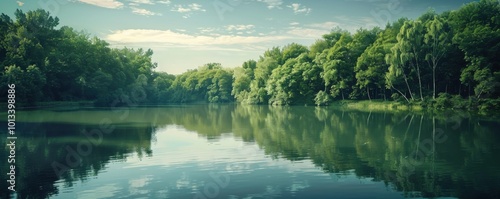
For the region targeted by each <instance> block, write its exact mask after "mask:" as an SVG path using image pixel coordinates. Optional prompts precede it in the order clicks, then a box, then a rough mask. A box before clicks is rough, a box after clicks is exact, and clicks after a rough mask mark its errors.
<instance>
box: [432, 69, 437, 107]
mask: <svg viewBox="0 0 500 199" xmlns="http://www.w3.org/2000/svg"><path fill="white" fill-rule="evenodd" d="M432 86H433V91H432V99H436V65H434V66H432Z"/></svg>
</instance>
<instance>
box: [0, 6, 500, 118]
mask: <svg viewBox="0 0 500 199" xmlns="http://www.w3.org/2000/svg"><path fill="white" fill-rule="evenodd" d="M499 13H500V3H499V2H498V1H495V0H481V1H479V2H472V3H469V4H466V5H464V6H463V7H462V8H460V9H458V10H456V11H452V12H444V13H442V14H437V13H436V12H435V11H433V10H429V11H428V12H426V13H424V14H423V15H422V16H420V17H419V18H417V19H416V20H408V19H405V18H401V19H399V20H397V21H395V22H393V23H392V24H388V25H387V26H386V27H385V28H384V29H380V28H378V27H376V28H373V29H371V30H366V29H359V30H357V31H356V32H353V33H351V32H349V31H347V30H343V29H341V28H338V27H337V28H334V29H333V30H332V31H331V32H330V33H328V34H325V35H323V36H322V38H320V39H318V40H316V42H314V43H313V44H312V45H311V46H309V47H307V46H303V45H301V44H298V43H291V44H288V45H286V46H284V47H272V48H270V49H268V50H266V51H265V52H264V53H263V54H262V55H261V56H260V57H259V59H258V60H256V61H254V60H248V61H246V62H244V63H243V64H242V65H241V66H240V67H237V68H234V69H226V68H223V67H222V65H221V64H219V63H208V64H205V65H204V66H201V67H199V68H197V69H195V70H188V71H186V72H185V73H182V74H179V75H170V74H167V73H162V72H157V71H155V68H156V67H157V64H156V63H153V62H152V55H153V51H152V50H150V49H148V50H143V49H130V48H121V49H116V48H111V47H110V45H109V44H108V43H107V42H106V41H104V40H102V39H99V38H97V37H92V36H90V35H89V34H87V33H84V32H78V31H76V30H74V29H72V28H70V27H66V26H63V27H60V28H59V29H57V27H58V22H59V19H58V18H57V17H52V16H50V13H48V12H46V11H44V10H35V11H28V12H26V13H24V12H23V11H21V10H17V11H16V12H15V14H14V15H15V17H16V19H15V20H12V19H10V17H9V16H7V15H5V14H2V15H0V67H1V68H2V69H4V70H3V71H2V72H1V73H0V76H1V81H2V83H3V84H4V85H5V84H8V83H15V84H16V87H18V88H22V89H20V90H22V91H19V96H20V97H19V101H25V102H29V103H35V102H39V101H58V100H86V101H95V104H96V105H99V106H129V105H137V104H141V103H142V104H144V103H190V102H191V103H192V102H205V103H228V102H233V101H237V102H239V103H246V104H272V105H292V104H316V105H328V104H331V103H334V101H333V100H341V99H342V100H343V99H361V100H364V99H369V100H379V101H380V100H382V99H383V100H384V101H385V100H386V99H388V98H392V99H393V100H395V101H397V102H405V103H404V104H406V105H422V106H424V107H429V108H438V109H444V108H453V109H480V110H486V109H496V108H497V107H498V100H497V99H498V98H499V97H500V56H498V52H500V14H499ZM5 91H6V88H5V87H2V88H0V92H4V93H5ZM438 93H440V94H439V95H438V96H437V97H436V94H438ZM2 97H3V95H2ZM3 98H5V97H3Z"/></svg>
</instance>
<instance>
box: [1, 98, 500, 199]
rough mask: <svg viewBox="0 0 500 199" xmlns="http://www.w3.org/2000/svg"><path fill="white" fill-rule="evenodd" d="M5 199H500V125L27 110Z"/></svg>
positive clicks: (390, 116)
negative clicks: (441, 198)
mask: <svg viewBox="0 0 500 199" xmlns="http://www.w3.org/2000/svg"><path fill="white" fill-rule="evenodd" d="M0 117H1V118H2V120H1V121H2V124H1V125H2V126H4V127H5V128H2V129H1V130H0V132H1V134H0V135H1V137H0V142H1V144H2V146H5V147H4V150H3V151H2V153H0V159H1V160H2V161H1V164H0V173H2V175H1V176H2V177H1V180H0V186H1V190H2V191H1V195H0V198H15V197H19V198H175V199H177V198H206V199H208V198H231V199H236V198H437V197H443V198H500V189H498V188H499V187H500V160H499V158H498V157H499V156H498V154H497V153H498V152H500V144H499V143H500V134H499V130H498V129H500V121H499V120H497V119H492V118H487V117H486V118H483V117H479V116H471V115H470V114H458V113H453V114H445V113H442V114H435V115H430V114H413V113H409V112H397V113H389V112H386V113H384V112H357V111H343V110H339V109H333V108H318V107H294V106H292V107H268V106H243V105H185V106H181V105H178V106H163V107H133V108H127V107H125V108H117V109H97V108H72V109H71V108H66V109H65V108H57V109H54V108H53V109H48V108H47V109H33V110H17V112H16V135H17V139H16V140H15V147H16V148H15V156H16V157H15V161H16V163H15V166H16V170H15V172H16V175H15V177H16V178H15V181H16V184H15V185H16V186H15V189H16V193H12V192H9V191H8V190H7V187H8V186H9V185H10V184H9V182H8V181H7V180H8V178H9V175H5V174H6V173H9V172H10V171H9V170H10V169H9V166H10V164H9V163H8V162H7V161H6V160H7V159H9V158H8V155H9V152H10V150H9V148H8V145H7V144H8V143H9V142H10V140H8V139H7V131H6V129H7V128H6V127H7V122H6V121H7V119H6V118H7V115H6V114H5V111H3V112H2V114H0Z"/></svg>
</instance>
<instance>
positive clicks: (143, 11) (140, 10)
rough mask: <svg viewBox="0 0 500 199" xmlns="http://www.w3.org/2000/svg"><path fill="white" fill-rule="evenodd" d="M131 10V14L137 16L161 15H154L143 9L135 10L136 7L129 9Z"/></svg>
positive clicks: (159, 14)
mask: <svg viewBox="0 0 500 199" xmlns="http://www.w3.org/2000/svg"><path fill="white" fill-rule="evenodd" d="M130 8H131V9H132V13H135V14H138V15H146V16H153V15H158V16H161V13H155V12H152V11H149V10H146V9H143V8H136V7H130Z"/></svg>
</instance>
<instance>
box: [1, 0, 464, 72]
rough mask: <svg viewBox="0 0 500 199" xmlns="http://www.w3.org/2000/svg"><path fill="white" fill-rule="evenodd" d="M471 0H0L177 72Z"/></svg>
mask: <svg viewBox="0 0 500 199" xmlns="http://www.w3.org/2000/svg"><path fill="white" fill-rule="evenodd" d="M467 2H471V0H442V1H433V0H422V1H417V0H330V1H329V0H321V1H313V0H310V1H300V0H29V1H28V0H18V1H16V0H2V2H1V3H0V12H2V13H5V14H8V15H10V16H13V13H14V11H15V10H16V9H18V8H19V9H22V10H24V11H28V10H34V9H37V8H43V9H45V10H48V11H49V12H50V13H51V14H52V15H53V16H57V17H59V19H60V25H67V26H71V27H73V28H75V29H77V30H83V31H85V32H87V33H89V34H91V35H94V36H97V37H100V38H102V39H104V40H106V41H107V42H108V43H110V44H111V46H112V47H119V48H120V47H124V46H126V47H133V48H145V49H147V48H151V49H153V51H154V53H155V54H154V55H153V61H155V62H157V63H158V68H157V70H158V71H165V72H168V73H172V74H180V73H182V72H185V71H186V70H188V69H194V68H197V67H198V66H201V65H203V64H205V63H210V62H218V63H222V65H223V66H224V67H236V66H239V65H241V64H242V63H243V62H244V61H246V60H249V59H254V60H257V59H258V58H259V56H260V55H262V54H263V52H264V51H265V50H266V49H269V48H271V47H273V46H284V45H286V44H289V43H291V42H296V43H299V44H303V45H307V46H309V45H310V44H312V43H313V42H314V41H315V40H316V39H319V38H320V37H321V35H323V34H325V33H328V32H329V31H330V30H331V29H332V28H334V27H336V26H339V27H340V28H343V29H347V30H349V31H351V32H354V31H355V30H356V29H359V28H361V27H363V28H372V27H374V26H380V27H384V26H385V24H386V23H387V21H394V20H397V19H398V18H400V17H408V18H410V19H413V18H416V17H418V16H420V15H421V14H422V13H424V12H425V11H426V10H428V9H429V8H433V9H435V10H436V11H437V12H442V11H445V10H453V9H457V8H459V7H460V6H461V5H463V4H464V3H467Z"/></svg>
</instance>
